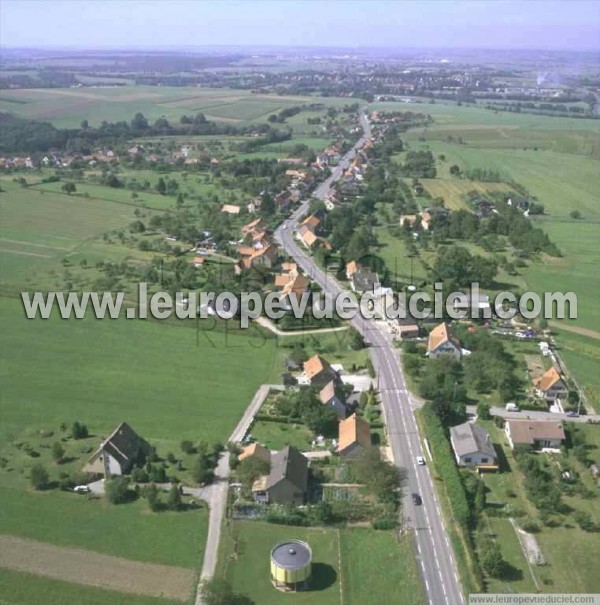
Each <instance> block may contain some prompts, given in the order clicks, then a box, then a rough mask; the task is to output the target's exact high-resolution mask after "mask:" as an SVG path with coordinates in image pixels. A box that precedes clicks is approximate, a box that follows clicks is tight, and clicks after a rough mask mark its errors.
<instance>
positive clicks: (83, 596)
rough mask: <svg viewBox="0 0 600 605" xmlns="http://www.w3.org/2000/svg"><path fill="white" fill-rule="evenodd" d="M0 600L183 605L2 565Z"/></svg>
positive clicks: (30, 604)
mask: <svg viewBox="0 0 600 605" xmlns="http://www.w3.org/2000/svg"><path fill="white" fill-rule="evenodd" d="M0 603H3V604H10V605H64V604H65V603H69V605H175V604H176V603H177V604H178V605H181V604H180V602H179V601H171V600H167V599H155V598H152V597H144V596H138V595H132V594H123V593H120V592H113V591H110V590H102V589H101V588H93V587H91V586H80V585H78V584H69V583H67V582H60V581H58V580H51V579H49V578H43V577H41V576H36V575H33V574H26V573H20V572H17V571H9V570H8V569H0Z"/></svg>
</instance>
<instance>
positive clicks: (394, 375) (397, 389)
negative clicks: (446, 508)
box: [275, 113, 464, 605]
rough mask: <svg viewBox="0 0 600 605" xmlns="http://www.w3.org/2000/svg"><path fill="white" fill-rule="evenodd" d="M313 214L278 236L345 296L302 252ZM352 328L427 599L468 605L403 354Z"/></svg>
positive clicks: (308, 269)
mask: <svg viewBox="0 0 600 605" xmlns="http://www.w3.org/2000/svg"><path fill="white" fill-rule="evenodd" d="M360 121H361V126H362V128H363V136H362V138H361V139H360V140H359V141H358V142H357V143H356V145H355V146H354V147H353V148H352V149H351V150H350V151H349V152H348V153H347V154H346V155H345V156H344V158H343V160H342V161H341V162H340V163H339V165H338V166H337V167H335V169H334V170H333V172H332V174H331V176H330V177H329V178H328V179H327V180H326V181H324V182H323V183H322V184H321V185H319V187H318V188H317V189H316V190H315V191H314V192H313V196H314V197H317V198H319V199H324V198H325V196H326V195H327V193H328V191H329V189H330V188H331V186H332V184H333V183H334V182H335V181H336V180H338V179H339V178H340V177H341V176H342V175H343V172H344V169H345V167H347V166H348V164H349V162H350V161H352V159H353V158H354V156H355V154H356V151H357V149H359V148H360V147H361V146H362V145H363V144H364V142H365V140H366V139H367V138H368V137H369V136H370V134H371V130H370V125H369V122H368V119H367V117H366V116H365V115H363V114H362V113H361V116H360ZM307 211H308V201H306V202H304V203H303V204H302V205H301V206H300V207H299V208H298V209H297V210H296V211H295V212H294V213H293V214H292V216H291V217H290V218H289V219H287V220H286V221H284V222H283V223H282V224H281V225H280V226H279V228H278V229H277V230H276V232H275V239H276V240H277V241H278V243H279V244H280V245H281V246H282V247H283V248H284V250H285V251H286V252H287V253H288V254H289V255H290V256H291V257H293V258H294V260H295V261H296V262H297V263H298V265H299V266H300V267H301V268H302V269H303V270H304V271H305V273H306V274H307V275H308V276H309V277H310V278H311V279H313V280H314V281H315V282H316V283H317V284H319V286H320V287H321V288H322V289H323V291H324V292H328V293H329V294H331V295H333V296H335V295H337V294H339V293H340V292H342V288H341V286H340V285H339V283H338V282H337V281H336V280H335V279H333V278H332V277H331V276H330V275H328V274H327V273H326V272H325V271H323V270H322V269H321V268H320V267H318V266H317V265H316V263H315V262H314V260H313V259H312V257H311V256H310V255H308V254H307V253H306V252H305V251H304V250H303V249H301V248H300V247H299V246H298V244H297V243H296V241H295V239H294V231H295V229H296V228H297V227H298V222H299V220H300V219H301V218H302V217H303V216H304V215H305V214H306V213H307ZM352 325H353V326H354V327H355V328H356V329H357V330H359V332H361V334H362V335H363V337H364V339H365V341H366V342H367V344H368V345H369V347H370V348H371V354H372V358H373V365H374V367H375V370H376V372H377V375H378V384H379V390H380V393H381V401H382V405H383V413H384V419H385V423H386V426H387V433H388V440H389V444H390V447H391V449H392V453H393V456H394V461H395V463H396V464H397V465H398V466H399V467H402V468H404V469H405V470H406V481H405V484H404V487H403V514H404V518H405V523H406V525H407V526H408V527H409V528H410V529H412V530H413V534H414V541H415V550H416V556H417V561H418V565H419V567H420V573H421V578H422V581H423V588H424V590H425V594H426V597H427V600H428V602H429V603H431V604H432V605H440V604H442V603H447V604H448V605H459V604H461V603H464V598H463V595H462V592H461V588H460V581H459V578H458V572H457V567H456V561H455V558H454V553H453V551H452V547H451V546H450V541H449V539H448V534H447V532H446V531H445V529H444V525H443V521H442V513H441V510H440V505H439V502H438V499H437V495H436V493H435V490H434V487H433V481H432V478H431V474H430V472H429V468H428V466H419V465H418V464H417V462H416V457H417V456H421V455H422V448H421V440H420V438H419V433H418V430H417V423H416V420H415V416H414V410H413V408H412V406H411V398H410V397H409V393H408V389H407V387H406V382H405V380H404V376H403V374H402V369H401V366H400V360H399V357H398V351H397V349H396V348H395V347H394V345H393V343H392V341H391V337H390V335H389V332H388V330H387V329H385V328H384V327H383V326H382V325H380V324H379V323H378V322H375V321H373V320H367V319H365V318H363V317H361V316H360V315H357V316H356V317H355V318H354V319H353V320H352ZM413 493H417V494H419V495H420V496H421V499H422V504H421V505H414V504H413V500H412V496H411V494H413Z"/></svg>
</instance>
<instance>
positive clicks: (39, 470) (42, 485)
mask: <svg viewBox="0 0 600 605" xmlns="http://www.w3.org/2000/svg"><path fill="white" fill-rule="evenodd" d="M29 481H30V482H31V485H32V486H33V487H34V489H46V488H47V487H48V484H49V481H50V477H49V475H48V471H47V470H46V468H45V467H44V465H43V464H41V463H40V462H36V463H35V464H33V465H32V467H31V471H30V473H29Z"/></svg>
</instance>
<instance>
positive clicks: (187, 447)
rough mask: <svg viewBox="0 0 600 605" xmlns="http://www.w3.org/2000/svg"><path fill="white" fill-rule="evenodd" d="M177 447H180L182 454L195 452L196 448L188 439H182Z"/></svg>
mask: <svg viewBox="0 0 600 605" xmlns="http://www.w3.org/2000/svg"><path fill="white" fill-rule="evenodd" d="M179 447H180V448H181V451H182V452H183V453H184V454H195V453H196V448H195V447H194V444H193V443H192V442H191V441H189V440H188V439H184V440H183V441H182V442H181V443H180V444H179Z"/></svg>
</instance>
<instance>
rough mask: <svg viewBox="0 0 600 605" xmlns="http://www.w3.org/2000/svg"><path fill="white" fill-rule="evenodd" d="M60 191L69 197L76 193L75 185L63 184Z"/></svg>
mask: <svg viewBox="0 0 600 605" xmlns="http://www.w3.org/2000/svg"><path fill="white" fill-rule="evenodd" d="M61 190H62V191H64V192H65V193H67V194H68V195H71V193H75V192H76V191H77V187H75V183H65V184H64V185H63V186H62V187H61Z"/></svg>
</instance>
